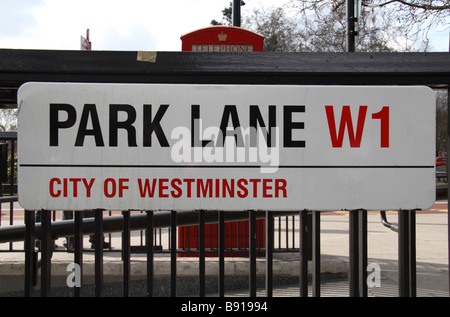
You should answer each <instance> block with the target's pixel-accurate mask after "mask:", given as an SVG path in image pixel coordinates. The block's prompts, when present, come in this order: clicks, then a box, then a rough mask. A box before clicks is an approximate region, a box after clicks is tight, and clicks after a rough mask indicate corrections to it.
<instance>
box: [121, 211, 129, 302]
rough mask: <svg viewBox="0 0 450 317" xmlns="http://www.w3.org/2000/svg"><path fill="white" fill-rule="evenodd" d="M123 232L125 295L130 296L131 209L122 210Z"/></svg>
mask: <svg viewBox="0 0 450 317" xmlns="http://www.w3.org/2000/svg"><path fill="white" fill-rule="evenodd" d="M122 216H123V232H122V262H123V296H124V297H129V296H130V269H131V265H130V257H131V247H130V242H131V236H130V211H129V210H124V211H122Z"/></svg>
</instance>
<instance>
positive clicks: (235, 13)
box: [232, 0, 241, 27]
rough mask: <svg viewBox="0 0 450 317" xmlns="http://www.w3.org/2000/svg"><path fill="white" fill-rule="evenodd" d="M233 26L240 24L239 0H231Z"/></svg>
mask: <svg viewBox="0 0 450 317" xmlns="http://www.w3.org/2000/svg"><path fill="white" fill-rule="evenodd" d="M232 14H233V26H237V27H240V26H241V0H233V8H232Z"/></svg>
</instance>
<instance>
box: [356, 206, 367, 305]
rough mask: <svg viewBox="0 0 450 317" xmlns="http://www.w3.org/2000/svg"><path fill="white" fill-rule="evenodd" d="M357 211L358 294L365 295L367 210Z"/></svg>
mask: <svg viewBox="0 0 450 317" xmlns="http://www.w3.org/2000/svg"><path fill="white" fill-rule="evenodd" d="M359 213H360V214H359V237H358V240H359V242H358V243H359V246H358V248H359V294H360V296H362V297H367V210H363V209H361V210H359Z"/></svg>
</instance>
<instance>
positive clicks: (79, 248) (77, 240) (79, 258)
mask: <svg viewBox="0 0 450 317" xmlns="http://www.w3.org/2000/svg"><path fill="white" fill-rule="evenodd" d="M74 222H75V224H74V225H75V235H74V245H73V247H74V262H75V264H78V266H79V268H80V276H79V278H80V286H79V287H74V290H73V291H74V293H73V295H74V297H80V296H81V285H83V280H82V279H83V211H75V212H74ZM67 243H68V244H67V247H68V248H69V242H67Z"/></svg>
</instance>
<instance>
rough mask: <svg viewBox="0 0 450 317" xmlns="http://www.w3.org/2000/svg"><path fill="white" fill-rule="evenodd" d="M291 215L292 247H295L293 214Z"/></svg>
mask: <svg viewBox="0 0 450 317" xmlns="http://www.w3.org/2000/svg"><path fill="white" fill-rule="evenodd" d="M291 217H292V249H295V216H291Z"/></svg>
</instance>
